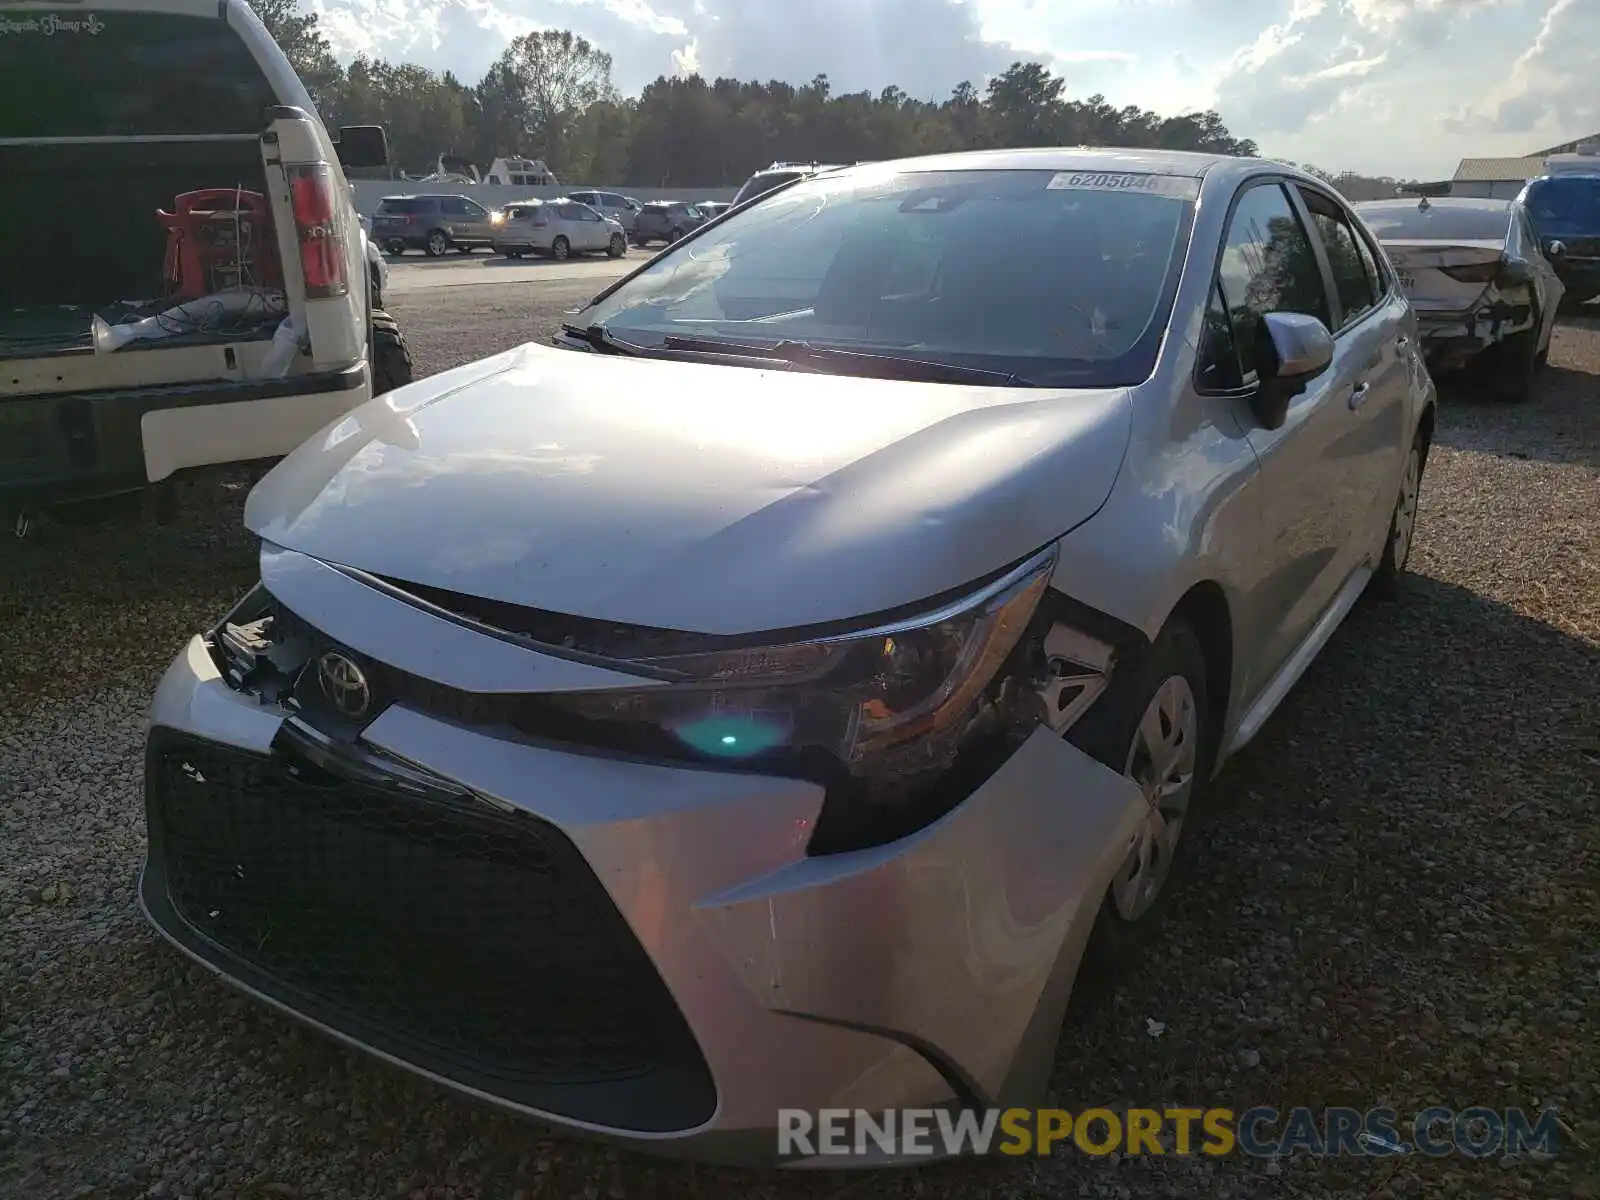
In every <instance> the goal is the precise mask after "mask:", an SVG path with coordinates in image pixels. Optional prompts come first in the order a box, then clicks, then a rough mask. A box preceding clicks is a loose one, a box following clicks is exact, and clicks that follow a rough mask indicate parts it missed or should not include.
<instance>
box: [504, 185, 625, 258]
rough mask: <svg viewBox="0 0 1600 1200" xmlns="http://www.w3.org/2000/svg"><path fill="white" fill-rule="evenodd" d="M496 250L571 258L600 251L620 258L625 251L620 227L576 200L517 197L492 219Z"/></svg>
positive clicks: (518, 255) (512, 254)
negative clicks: (517, 198) (516, 199)
mask: <svg viewBox="0 0 1600 1200" xmlns="http://www.w3.org/2000/svg"><path fill="white" fill-rule="evenodd" d="M491 221H492V223H493V224H492V229H493V231H494V238H493V242H492V245H493V247H494V250H495V253H497V254H504V255H505V256H506V257H507V258H521V257H522V256H523V255H524V254H531V255H533V256H534V257H536V258H556V259H564V258H570V257H571V256H572V255H574V254H592V253H596V252H603V253H605V254H608V255H610V256H611V257H612V258H621V257H622V256H623V255H624V254H626V253H627V252H628V238H627V235H626V234H625V233H623V231H622V226H621V225H620V224H619V223H618V222H616V221H613V220H610V219H609V218H607V217H602V216H601V215H600V214H599V213H597V212H596V211H595V210H594V209H592V208H590V207H589V206H588V205H587V204H580V203H578V202H577V201H576V200H568V199H560V200H518V201H516V202H515V203H512V204H507V205H506V206H505V207H504V208H502V209H500V210H499V211H498V212H496V213H495V214H494V216H493V217H492V218H491Z"/></svg>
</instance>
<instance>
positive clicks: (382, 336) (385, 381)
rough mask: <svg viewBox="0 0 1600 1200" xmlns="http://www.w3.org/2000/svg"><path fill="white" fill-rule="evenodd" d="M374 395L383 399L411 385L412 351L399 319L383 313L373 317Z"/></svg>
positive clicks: (376, 311)
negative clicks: (386, 393)
mask: <svg viewBox="0 0 1600 1200" xmlns="http://www.w3.org/2000/svg"><path fill="white" fill-rule="evenodd" d="M371 337H372V340H371V354H372V394H373V395H374V396H381V395H382V394H383V393H384V392H392V391H394V389H395V388H397V387H404V386H405V385H406V384H408V383H410V382H411V379H412V370H411V350H410V348H409V347H408V346H407V345H406V339H405V335H404V334H402V333H401V332H400V326H399V325H397V324H395V319H394V318H393V317H391V316H390V315H389V314H388V313H386V312H384V311H383V310H382V309H374V310H373V312H372V317H371Z"/></svg>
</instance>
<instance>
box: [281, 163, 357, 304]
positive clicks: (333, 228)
mask: <svg viewBox="0 0 1600 1200" xmlns="http://www.w3.org/2000/svg"><path fill="white" fill-rule="evenodd" d="M289 194H290V198H291V200H292V201H293V207H294V226H295V239H296V240H297V241H298V242H299V243H300V265H301V267H302V268H303V269H304V271H305V279H306V298H307V299H308V300H326V299H329V298H331V297H334V296H343V295H346V294H347V293H348V292H349V291H350V281H349V280H348V279H346V278H345V270H344V249H345V247H344V229H343V228H342V227H341V225H340V222H339V210H338V207H337V206H336V205H335V204H334V192H333V171H332V169H331V168H330V167H329V166H328V164H327V163H307V164H305V165H302V166H295V167H290V168H289Z"/></svg>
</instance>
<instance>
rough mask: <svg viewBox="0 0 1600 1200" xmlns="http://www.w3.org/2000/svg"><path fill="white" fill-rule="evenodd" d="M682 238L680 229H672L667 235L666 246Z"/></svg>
mask: <svg viewBox="0 0 1600 1200" xmlns="http://www.w3.org/2000/svg"><path fill="white" fill-rule="evenodd" d="M682 236H683V230H681V229H673V230H671V231H670V232H669V233H668V234H667V242H668V244H671V243H672V242H675V241H677V240H678V239H679V238H681V237H682Z"/></svg>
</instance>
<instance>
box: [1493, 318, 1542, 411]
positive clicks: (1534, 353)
mask: <svg viewBox="0 0 1600 1200" xmlns="http://www.w3.org/2000/svg"><path fill="white" fill-rule="evenodd" d="M1494 355H1495V363H1494V375H1493V377H1492V379H1491V386H1492V387H1493V389H1494V395H1495V398H1496V399H1499V400H1503V401H1505V402H1506V403H1507V404H1526V403H1527V402H1528V401H1529V400H1531V399H1533V392H1534V387H1535V385H1536V384H1537V383H1538V378H1539V366H1540V357H1539V327H1538V325H1537V324H1536V325H1535V326H1534V327H1533V328H1532V329H1530V330H1527V331H1526V332H1525V333H1515V334H1512V335H1511V336H1510V337H1508V338H1507V339H1506V340H1505V341H1503V342H1501V343H1500V344H1499V345H1498V346H1496V347H1495V348H1494Z"/></svg>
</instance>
